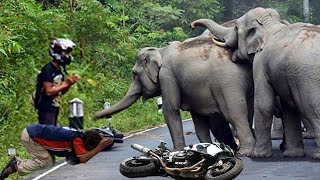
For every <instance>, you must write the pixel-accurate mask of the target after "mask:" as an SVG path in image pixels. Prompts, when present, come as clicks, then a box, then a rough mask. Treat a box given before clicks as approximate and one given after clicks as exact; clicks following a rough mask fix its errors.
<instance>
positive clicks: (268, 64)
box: [191, 8, 320, 158]
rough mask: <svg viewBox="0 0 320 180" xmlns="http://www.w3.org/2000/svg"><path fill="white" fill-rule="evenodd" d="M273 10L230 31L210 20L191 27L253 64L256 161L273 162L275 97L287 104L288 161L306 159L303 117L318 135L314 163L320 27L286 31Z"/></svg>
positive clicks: (319, 113)
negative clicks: (206, 31) (199, 28)
mask: <svg viewBox="0 0 320 180" xmlns="http://www.w3.org/2000/svg"><path fill="white" fill-rule="evenodd" d="M279 19H280V18H279V15H278V13H277V12H276V11H275V10H273V9H264V8H255V9H252V10H250V11H249V12H247V13H246V14H245V15H243V16H242V17H241V18H239V19H238V20H237V22H236V26H235V27H233V28H225V27H223V26H220V25H218V24H217V23H215V22H214V21H212V20H209V19H200V20H196V21H194V22H193V23H192V24H191V26H192V27H194V26H204V27H207V28H208V29H209V30H210V32H211V33H212V34H214V35H215V36H217V37H219V39H220V40H221V41H224V42H225V45H226V46H229V47H231V48H233V49H236V50H235V52H234V54H233V56H232V60H233V61H234V62H238V61H247V62H252V63H253V78H254V86H255V90H254V116H255V128H256V129H255V137H256V144H255V148H254V156H256V157H270V156H272V146H271V137H270V129H271V123H272V115H273V110H274V105H275V96H276V95H279V96H280V98H281V105H282V108H283V116H282V118H283V121H284V124H285V128H284V129H285V134H286V137H285V138H286V143H287V144H286V150H285V151H284V156H285V157H301V156H304V145H303V139H302V133H301V125H300V123H301V121H300V117H304V118H305V119H307V120H308V121H309V122H310V124H311V126H312V128H313V130H314V134H315V141H316V149H315V154H314V158H320V93H319V92H320V60H319V57H320V50H319V49H320V27H319V26H316V25H312V24H306V23H295V24H288V25H284V24H283V23H281V22H280V20H279Z"/></svg>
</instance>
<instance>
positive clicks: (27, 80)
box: [0, 0, 320, 167]
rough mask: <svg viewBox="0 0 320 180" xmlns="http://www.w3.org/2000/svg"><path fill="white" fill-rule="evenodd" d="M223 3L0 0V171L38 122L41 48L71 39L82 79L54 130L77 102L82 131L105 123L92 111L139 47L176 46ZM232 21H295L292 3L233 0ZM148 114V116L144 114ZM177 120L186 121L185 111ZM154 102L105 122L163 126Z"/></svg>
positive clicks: (111, 98) (125, 79)
mask: <svg viewBox="0 0 320 180" xmlns="http://www.w3.org/2000/svg"><path fill="white" fill-rule="evenodd" d="M222 2H224V1H223V0H203V1H189V0H171V1H168V0H99V1H97V0H68V1H63V0H1V3H0V134H1V136H0V141H1V143H0V154H1V155H2V156H0V167H3V165H4V163H5V162H6V161H7V160H8V159H7V158H6V157H5V156H4V155H5V154H6V149H7V148H11V147H14V148H16V149H17V150H18V152H19V155H20V157H21V158H25V157H27V153H26V152H25V151H24V150H23V147H22V145H21V143H20V134H21V131H22V130H23V128H25V127H26V126H27V125H29V124H32V123H37V116H36V111H35V110H34V108H33V106H32V100H31V95H32V94H33V93H34V92H35V81H36V75H37V73H38V72H39V70H40V68H41V67H42V66H43V65H44V64H45V63H47V62H49V61H50V57H49V56H48V46H49V43H50V40H51V38H52V37H65V38H70V39H72V40H73V41H74V42H75V43H76V44H77V48H76V49H75V50H74V52H73V56H74V58H75V61H74V62H73V63H72V64H71V65H70V66H68V72H69V74H79V75H81V77H82V80H81V81H80V82H79V83H77V84H75V85H74V86H73V87H72V88H71V89H70V91H69V92H68V93H67V94H65V95H64V96H63V97H62V101H63V102H62V109H61V113H60V116H59V125H63V126H68V118H67V117H68V102H69V101H70V100H71V99H73V98H75V97H77V98H80V99H81V100H83V101H84V106H85V123H84V125H85V127H86V128H90V127H101V126H105V125H107V124H106V123H107V122H106V121H105V120H100V121H97V122H93V121H92V120H91V117H92V114H93V113H94V112H96V111H98V110H101V109H102V106H103V103H104V102H106V101H108V102H110V103H111V104H114V103H116V102H117V101H118V100H120V99H121V98H122V96H123V95H124V94H125V93H126V91H127V89H128V87H129V84H130V81H131V80H130V78H131V74H132V72H131V69H132V67H133V65H134V63H135V59H136V56H137V52H138V51H139V49H141V48H142V47H146V46H155V47H162V46H166V45H167V44H168V42H170V41H182V40H184V39H186V38H187V37H189V36H190V34H191V33H192V32H191V31H190V29H189V23H190V22H192V21H193V20H195V19H198V18H211V19H215V20H216V21H218V22H222V16H223V15H222V12H223V10H224V9H226V8H225V7H222V5H221V4H223V3H222ZM233 2H234V12H233V14H234V16H235V17H240V16H241V15H243V14H244V13H245V12H246V11H248V10H249V9H250V8H253V7H257V6H263V7H273V8H275V9H276V10H278V11H279V12H280V14H281V16H282V18H283V19H286V20H289V21H290V22H296V21H302V12H301V11H302V10H301V9H302V8H301V2H302V1H297V0H281V1H276V0H262V1H252V0H239V1H233ZM315 2H316V1H311V21H312V22H319V19H318V17H319V16H318V12H320V11H319V5H318V4H319V3H318V4H317V3H315ZM145 112H148V113H145ZM182 115H183V117H184V118H188V117H190V115H189V114H188V113H186V112H183V113H182ZM163 123H164V120H163V117H162V115H161V114H159V113H158V111H157V106H156V102H155V100H154V99H151V100H148V101H147V102H145V103H142V102H140V100H139V101H138V102H137V103H135V104H133V105H132V106H131V107H130V108H128V109H127V110H125V111H123V112H121V113H119V114H117V115H115V116H114V117H112V124H113V126H114V127H115V128H116V129H118V130H119V131H122V132H130V131H137V130H140V129H143V128H146V127H152V126H156V125H159V124H163Z"/></svg>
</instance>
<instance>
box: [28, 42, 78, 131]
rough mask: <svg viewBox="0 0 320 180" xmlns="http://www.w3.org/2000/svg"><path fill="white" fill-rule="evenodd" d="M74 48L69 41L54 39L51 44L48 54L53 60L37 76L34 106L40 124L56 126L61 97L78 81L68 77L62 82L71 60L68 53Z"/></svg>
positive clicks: (75, 77)
mask: <svg viewBox="0 0 320 180" xmlns="http://www.w3.org/2000/svg"><path fill="white" fill-rule="evenodd" d="M74 47H75V44H74V43H73V42H72V41H71V40H69V39H54V40H53V41H52V42H51V45H50V47H49V54H50V56H51V57H52V58H53V59H52V60H51V62H50V63H48V64H46V65H44V66H43V67H42V69H41V72H40V73H39V74H38V76H37V87H36V94H35V99H34V105H35V108H36V109H37V110H38V119H39V123H40V124H51V125H55V126H56V125H57V118H58V115H59V108H60V98H61V95H62V94H64V93H66V92H67V91H68V90H69V88H70V87H71V86H72V85H73V84H74V83H76V82H77V81H79V80H80V76H69V77H67V79H66V80H64V75H65V74H67V72H66V65H69V64H70V63H71V61H72V59H73V58H72V56H71V55H70V53H71V51H72V50H73V48H74Z"/></svg>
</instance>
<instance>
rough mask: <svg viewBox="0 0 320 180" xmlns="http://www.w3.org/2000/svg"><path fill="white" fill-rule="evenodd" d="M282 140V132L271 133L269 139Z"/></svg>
mask: <svg viewBox="0 0 320 180" xmlns="http://www.w3.org/2000/svg"><path fill="white" fill-rule="evenodd" d="M282 138H283V132H282V131H271V139H273V140H275V139H282Z"/></svg>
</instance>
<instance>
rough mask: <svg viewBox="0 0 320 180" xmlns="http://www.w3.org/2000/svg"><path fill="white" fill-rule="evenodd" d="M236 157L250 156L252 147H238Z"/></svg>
mask: <svg viewBox="0 0 320 180" xmlns="http://www.w3.org/2000/svg"><path fill="white" fill-rule="evenodd" d="M236 156H237V157H251V156H252V149H245V148H240V149H239V150H238V151H237V153H236Z"/></svg>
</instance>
